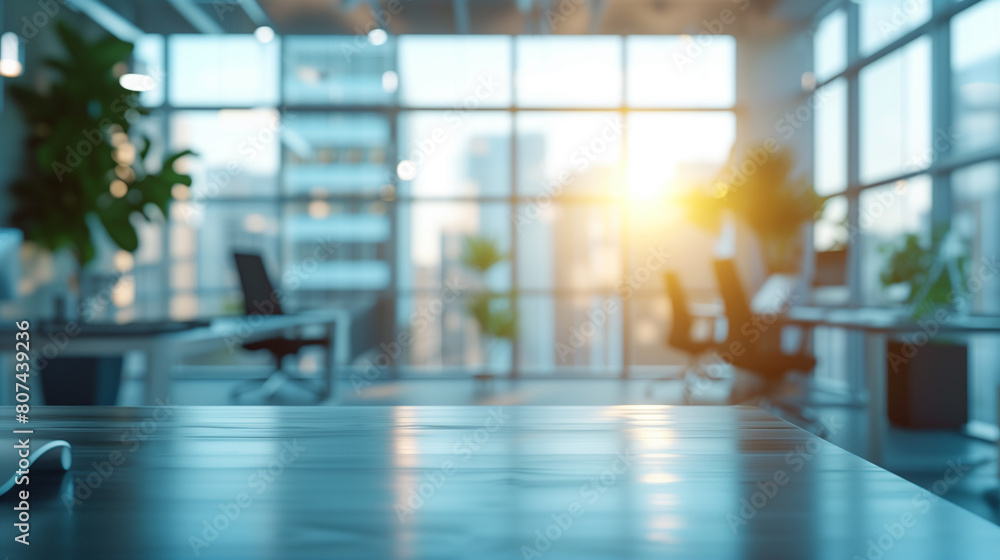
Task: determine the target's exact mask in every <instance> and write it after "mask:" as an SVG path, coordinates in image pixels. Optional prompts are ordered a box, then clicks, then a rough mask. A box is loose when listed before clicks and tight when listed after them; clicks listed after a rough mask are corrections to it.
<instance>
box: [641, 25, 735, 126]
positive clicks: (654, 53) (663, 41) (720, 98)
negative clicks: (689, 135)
mask: <svg viewBox="0 0 1000 560" xmlns="http://www.w3.org/2000/svg"><path fill="white" fill-rule="evenodd" d="M625 45H626V48H627V50H628V83H627V86H628V96H627V101H628V104H629V105H630V106H633V107H721V108H726V107H731V106H732V105H733V104H734V103H735V101H736V67H735V65H736V41H735V40H734V39H733V38H732V37H725V36H716V37H713V36H699V37H692V36H683V37H629V38H628V39H627V41H626V43H625Z"/></svg>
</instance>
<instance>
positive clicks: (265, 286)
mask: <svg viewBox="0 0 1000 560" xmlns="http://www.w3.org/2000/svg"><path fill="white" fill-rule="evenodd" d="M233 257H234V258H235V259H236V270H237V272H239V274H240V284H242V286H243V305H244V306H245V308H246V312H247V315H283V314H284V311H282V310H281V304H280V303H278V298H277V297H275V296H276V294H275V292H274V287H272V286H271V280H270V279H269V278H268V277H267V270H266V269H265V268H264V260H263V259H261V258H260V255H251V254H246V253H233Z"/></svg>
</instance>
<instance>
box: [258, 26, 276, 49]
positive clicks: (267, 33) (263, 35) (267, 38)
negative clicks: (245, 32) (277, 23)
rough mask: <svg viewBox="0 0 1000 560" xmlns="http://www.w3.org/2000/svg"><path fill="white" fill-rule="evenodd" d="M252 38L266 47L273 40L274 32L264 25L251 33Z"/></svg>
mask: <svg viewBox="0 0 1000 560" xmlns="http://www.w3.org/2000/svg"><path fill="white" fill-rule="evenodd" d="M253 36H254V37H256V38H257V40H258V41H260V42H261V43H264V44H265V45H266V44H267V43H270V42H271V41H273V40H274V30H273V29H271V28H270V27H268V26H266V25H262V26H260V27H258V28H257V29H256V30H255V31H254V32H253Z"/></svg>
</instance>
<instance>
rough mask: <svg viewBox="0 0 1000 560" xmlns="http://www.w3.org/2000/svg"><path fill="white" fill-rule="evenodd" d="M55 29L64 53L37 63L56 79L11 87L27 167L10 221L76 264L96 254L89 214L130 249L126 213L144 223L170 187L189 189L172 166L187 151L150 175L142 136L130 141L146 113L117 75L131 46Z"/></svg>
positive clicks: (15, 189) (16, 187) (133, 245)
mask: <svg viewBox="0 0 1000 560" xmlns="http://www.w3.org/2000/svg"><path fill="white" fill-rule="evenodd" d="M56 32H57V33H58V36H59V38H60V40H61V42H62V46H63V49H64V50H65V57H64V58H47V59H46V60H45V61H44V64H45V66H46V68H48V69H49V70H51V72H52V74H53V75H54V78H55V79H54V80H53V82H52V84H51V87H49V88H48V89H47V90H46V91H37V90H35V89H33V88H28V87H23V86H14V87H12V88H11V95H12V97H13V98H14V100H15V101H16V102H17V103H18V105H19V106H20V107H21V109H22V112H23V114H24V118H25V120H26V121H27V123H28V126H29V136H28V139H27V150H26V151H27V155H28V157H27V158H26V160H25V168H26V169H25V171H24V173H23V175H22V177H21V178H20V179H18V180H17V181H15V182H14V183H12V185H11V187H10V192H11V196H12V199H13V202H14V211H13V214H12V217H11V219H12V222H13V224H14V226H15V227H18V228H20V229H21V230H23V231H24V233H25V237H26V239H28V240H31V241H33V242H35V243H37V244H38V245H40V246H42V247H45V248H47V249H49V250H52V251H57V250H60V249H69V250H71V251H72V252H73V254H74V255H75V257H76V259H77V261H78V262H79V264H80V265H81V266H82V265H85V264H86V263H88V262H89V261H91V260H92V259H93V258H94V256H95V248H94V241H93V240H94V232H92V231H91V223H92V222H93V220H91V219H90V217H96V219H97V221H98V222H99V223H100V225H101V226H102V227H103V229H104V230H105V231H106V232H107V234H108V236H109V237H110V238H111V240H112V241H113V242H114V243H115V244H116V245H117V246H118V247H120V248H121V249H124V250H126V251H130V252H131V251H135V250H136V249H137V248H138V246H139V238H138V235H137V233H136V229H135V227H134V225H133V224H132V221H131V220H132V216H133V215H134V214H138V215H141V216H143V217H144V218H145V219H147V220H151V219H153V218H154V216H155V210H154V208H155V209H158V210H159V212H161V213H162V214H163V215H164V216H166V215H167V213H168V211H169V207H170V200H171V197H172V192H171V191H172V189H173V187H174V185H177V184H181V185H187V186H190V185H191V177H190V176H189V175H186V174H182V173H178V172H177V171H175V170H174V164H175V163H176V162H177V160H178V159H179V158H181V157H184V156H185V155H188V154H191V153H192V152H191V151H189V150H185V151H182V152H179V153H174V154H172V155H169V156H167V157H165V158H164V160H163V165H162V166H161V168H160V169H159V170H158V171H154V170H152V169H150V168H149V167H148V166H147V164H146V159H147V156H148V154H149V152H150V148H151V142H150V140H149V139H148V138H145V137H144V138H142V139H140V140H139V141H138V142H137V144H138V145H133V144H132V143H131V141H130V140H129V137H128V133H129V130H130V128H131V127H132V125H133V124H134V123H135V122H136V121H137V120H138V118H139V117H140V116H141V115H144V114H147V112H148V111H147V110H146V109H144V108H143V107H141V106H140V105H139V99H138V97H139V96H138V94H137V93H135V92H133V91H129V90H127V89H125V88H124V87H122V86H121V84H119V81H118V77H119V76H120V75H121V73H123V72H124V69H125V68H127V66H126V61H127V60H128V58H129V56H130V54H131V53H132V45H131V44H129V43H126V42H123V41H120V40H118V39H116V38H113V37H107V38H104V39H100V40H97V41H94V42H88V41H86V40H85V39H84V38H83V37H82V36H80V35H79V34H78V33H77V32H76V31H74V30H73V29H72V28H71V27H70V26H69V25H66V24H65V23H63V22H59V24H58V25H57V28H56Z"/></svg>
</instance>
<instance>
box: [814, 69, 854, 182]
mask: <svg viewBox="0 0 1000 560" xmlns="http://www.w3.org/2000/svg"><path fill="white" fill-rule="evenodd" d="M815 99H816V104H815V107H816V113H815V115H816V125H815V128H814V129H813V130H814V131H815V139H814V142H815V144H814V145H815V154H816V157H815V162H814V164H813V183H814V184H815V186H816V192H818V193H819V194H822V195H827V194H833V193H838V192H842V191H843V190H844V189H846V188H847V80H845V79H843V78H840V79H837V80H835V81H833V82H830V83H829V84H828V85H826V86H824V87H823V88H821V89H819V90H818V91H817V92H816V97H815Z"/></svg>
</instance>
